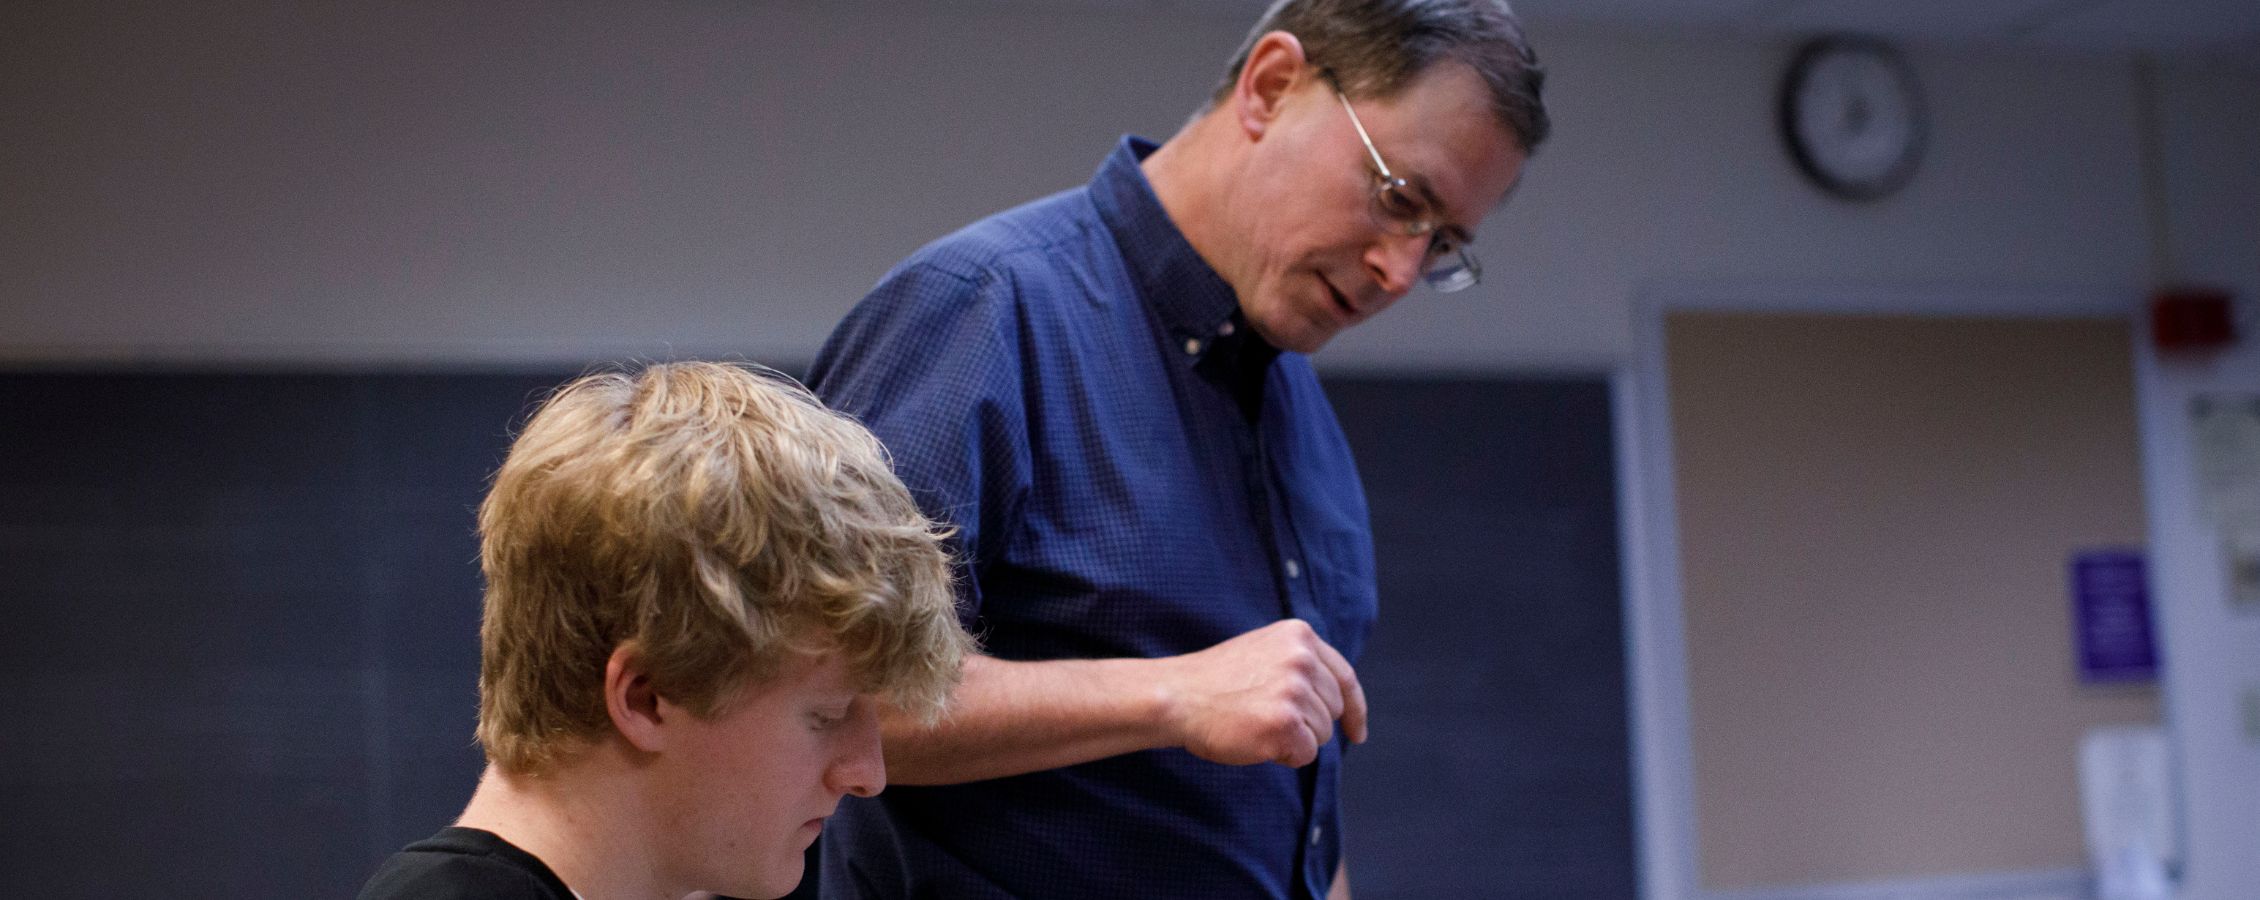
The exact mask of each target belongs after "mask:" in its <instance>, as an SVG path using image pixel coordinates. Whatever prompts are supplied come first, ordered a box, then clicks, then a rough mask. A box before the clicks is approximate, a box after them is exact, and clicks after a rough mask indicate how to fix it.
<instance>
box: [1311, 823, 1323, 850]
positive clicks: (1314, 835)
mask: <svg viewBox="0 0 2260 900" xmlns="http://www.w3.org/2000/svg"><path fill="white" fill-rule="evenodd" d="M1323 830H1324V829H1321V828H1319V827H1318V826H1316V825H1313V826H1311V827H1310V845H1311V846H1313V847H1316V846H1318V835H1319V832H1320V831H1323Z"/></svg>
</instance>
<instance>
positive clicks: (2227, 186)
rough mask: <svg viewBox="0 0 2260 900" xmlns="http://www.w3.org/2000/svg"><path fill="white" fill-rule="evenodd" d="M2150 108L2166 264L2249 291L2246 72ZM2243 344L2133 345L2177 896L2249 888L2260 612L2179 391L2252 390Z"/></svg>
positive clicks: (2257, 91) (2253, 863)
mask: <svg viewBox="0 0 2260 900" xmlns="http://www.w3.org/2000/svg"><path fill="white" fill-rule="evenodd" d="M2169 75H2171V77H2170V78H2169V79H2167V80H2166V81H2165V82H2164V84H2165V90H2163V91H2162V92H2161V93H2162V96H2161V101H2162V102H2161V103H2160V111H2161V112H2162V113H2163V115H2164V116H2165V117H2166V120H2167V122H2168V123H2169V125H2170V126H2171V127H2170V128H2169V130H2168V131H2167V135H2168V141H2167V144H2166V147H2165V150H2166V154H2167V158H2168V159H2169V161H2170V162H2172V163H2173V165H2171V166H2170V167H2169V168H2168V170H2167V174H2168V178H2169V184H2170V187H2171V191H2170V192H2169V193H2170V196H2171V197H2172V198H2173V202H2172V206H2171V216H2170V218H2169V221H2170V222H2171V223H2172V225H2171V229H2170V232H2169V233H2170V234H2171V235H2172V236H2173V238H2174V240H2173V242H2172V244H2173V247H2174V252H2173V253H2172V257H2173V260H2172V265H2173V268H2174V272H2175V274H2176V275H2178V276H2180V277H2183V278H2187V279H2191V280H2195V281H2201V282H2206V283H2211V284H2216V285H2221V286H2225V287H2229V288H2231V289H2233V290H2234V291H2235V293H2236V294H2237V296H2239V297H2241V298H2243V299H2244V301H2245V302H2246V303H2247V304H2248V306H2247V311H2248V313H2249V311H2250V310H2251V308H2252V307H2251V306H2250V305H2249V304H2251V303H2252V302H2253V300H2254V299H2255V298H2260V115H2255V113H2256V112H2260V77H2255V76H2254V75H2253V74H2252V73H2250V72H2228V71H2220V70H2214V71H2205V70H2203V69H2197V68H2192V67H2184V68H2182V69H2180V70H2176V71H2170V72H2169ZM2243 327H2244V330H2245V332H2246V336H2245V339H2244V341H2243V346H2241V347H2239V348H2237V349H2235V350H2234V351H2232V352H2229V353H2226V354H2222V355H2219V356H2214V357H2208V358H2194V359H2192V358H2172V357H2167V358H2160V357H2159V356H2157V355H2156V354H2146V355H2145V357H2144V358H2143V364H2142V365H2141V366H2140V370H2139V372H2138V379H2139V380H2138V390H2140V392H2141V393H2142V394H2143V396H2144V404H2143V409H2142V418H2143V428H2142V432H2143V455H2144V470H2145V480H2146V482H2147V484H2146V490H2147V492H2148V495H2149V498H2148V499H2149V505H2150V563H2151V567H2152V569H2153V574H2152V579H2151V581H2152V588H2153V590H2155V591H2156V592H2157V597H2156V603H2157V605H2158V613H2159V622H2158V624H2159V627H2160V631H2161V642H2162V644H2163V647H2164V651H2165V653H2164V656H2165V659H2164V662H2165V672H2164V681H2165V687H2166V691H2165V699H2166V724H2167V725H2168V730H2169V732H2170V733H2171V734H2172V736H2173V745H2174V749H2175V751H2176V754H2177V756H2178V761H2179V763H2180V765H2181V783H2182V788H2183V790H2182V798H2183V801H2184V803H2185V804H2186V807H2185V809H2184V816H2185V828H2186V833H2187V837H2188V842H2187V852H2188V856H2189V861H2188V871H2187V872H2186V873H2185V876H2184V877H2185V893H2184V896H2185V897H2189V898H2221V900H2229V898H2246V897H2252V896H2254V895H2255V894H2256V893H2260V735H2253V734H2249V733H2246V732H2245V731H2244V729H2245V728H2246V727H2247V726H2245V725H2244V724H2243V722H2242V717H2243V714H2242V712H2241V704H2242V703H2243V702H2244V698H2245V697H2246V696H2248V695H2251V694H2253V693H2260V616H2255V615H2253V614H2251V613H2249V612H2248V613H2245V614H2242V615H2238V614H2235V613H2232V612H2231V611H2230V609H2229V607H2228V603H2227V591H2228V587H2227V579H2226V575H2225V573H2224V571H2223V566H2224V563H2223V560H2222V554H2221V549H2220V544H2219V541H2220V536H2219V535H2220V533H2219V531H2218V530H2217V529H2216V528H2214V527H2213V526H2212V524H2211V523H2210V522H2208V521H2207V520H2206V519H2205V518H2204V517H2203V516H2202V515H2201V514H2200V513H2199V510H2200V508H2201V504H2200V502H2199V500H2198V491H2197V483H2196V481H2197V467H2196V463H2195V456H2194V453H2195V451H2194V448H2193V446H2192V443H2193V442H2192V439H2191V432H2190V427H2189V401H2190V398H2191V397H2193V396H2195V395H2197V394H2200V393H2211V392H2237V393H2243V394H2256V393H2260V346H2256V344H2260V335H2255V334H2254V333H2253V332H2254V331H2255V330H2260V318H2254V317H2251V316H2249V315H2248V316H2247V318H2246V320H2245V322H2244V326H2243Z"/></svg>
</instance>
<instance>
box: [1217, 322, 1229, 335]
mask: <svg viewBox="0 0 2260 900" xmlns="http://www.w3.org/2000/svg"><path fill="white" fill-rule="evenodd" d="M1216 333H1217V334H1218V335H1220V336H1223V337H1231V336H1232V320H1230V319H1226V320H1225V321H1224V324H1222V325H1218V326H1216Z"/></svg>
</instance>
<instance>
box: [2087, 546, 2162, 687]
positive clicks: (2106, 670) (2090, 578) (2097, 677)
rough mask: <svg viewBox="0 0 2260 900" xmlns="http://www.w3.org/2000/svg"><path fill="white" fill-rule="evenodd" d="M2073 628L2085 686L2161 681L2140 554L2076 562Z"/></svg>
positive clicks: (2099, 555) (2096, 555)
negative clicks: (2093, 682) (2100, 683)
mask: <svg viewBox="0 0 2260 900" xmlns="http://www.w3.org/2000/svg"><path fill="white" fill-rule="evenodd" d="M2072 628H2073V630H2074V631H2075V632H2076V633H2075V635H2074V639H2075V640H2076V641H2077V643H2078V644H2079V655H2080V680H2081V681H2108V682H2121V681H2148V680H2150V679H2153V678H2156V677H2158V650H2157V646H2156V645H2155V644H2153V643H2152V642H2151V639H2150V591H2149V587H2148V584H2147V582H2146V581H2145V580H2144V578H2143V571H2142V554H2140V553H2135V552H2132V551H2126V550H2105V551H2094V552H2089V553H2081V554H2078V555H2075V556H2073V557H2072Z"/></svg>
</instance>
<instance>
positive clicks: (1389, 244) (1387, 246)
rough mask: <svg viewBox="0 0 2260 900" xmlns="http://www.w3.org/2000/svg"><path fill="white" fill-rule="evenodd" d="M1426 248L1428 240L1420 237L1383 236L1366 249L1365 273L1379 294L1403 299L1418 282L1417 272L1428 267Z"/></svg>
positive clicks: (1424, 236) (1418, 275)
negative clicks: (1378, 286) (1371, 279)
mask: <svg viewBox="0 0 2260 900" xmlns="http://www.w3.org/2000/svg"><path fill="white" fill-rule="evenodd" d="M1428 245H1429V238H1428V236H1427V235H1424V234H1423V235H1404V234H1388V235H1383V236H1382V237H1381V239H1380V240H1378V241H1375V242H1374V243H1373V246H1371V247H1368V248H1366V251H1365V268H1366V271H1367V272H1368V273H1369V274H1371V275H1372V276H1373V282H1374V283H1375V284H1378V285H1380V286H1381V290H1382V292H1383V293H1386V294H1388V295H1390V296H1391V297H1400V296H1403V295H1404V294H1405V293H1407V292H1409V291H1411V290H1412V289H1413V285H1415V284H1418V283H1419V282H1420V270H1421V268H1422V267H1423V266H1425V265H1426V264H1427V263H1428Z"/></svg>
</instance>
